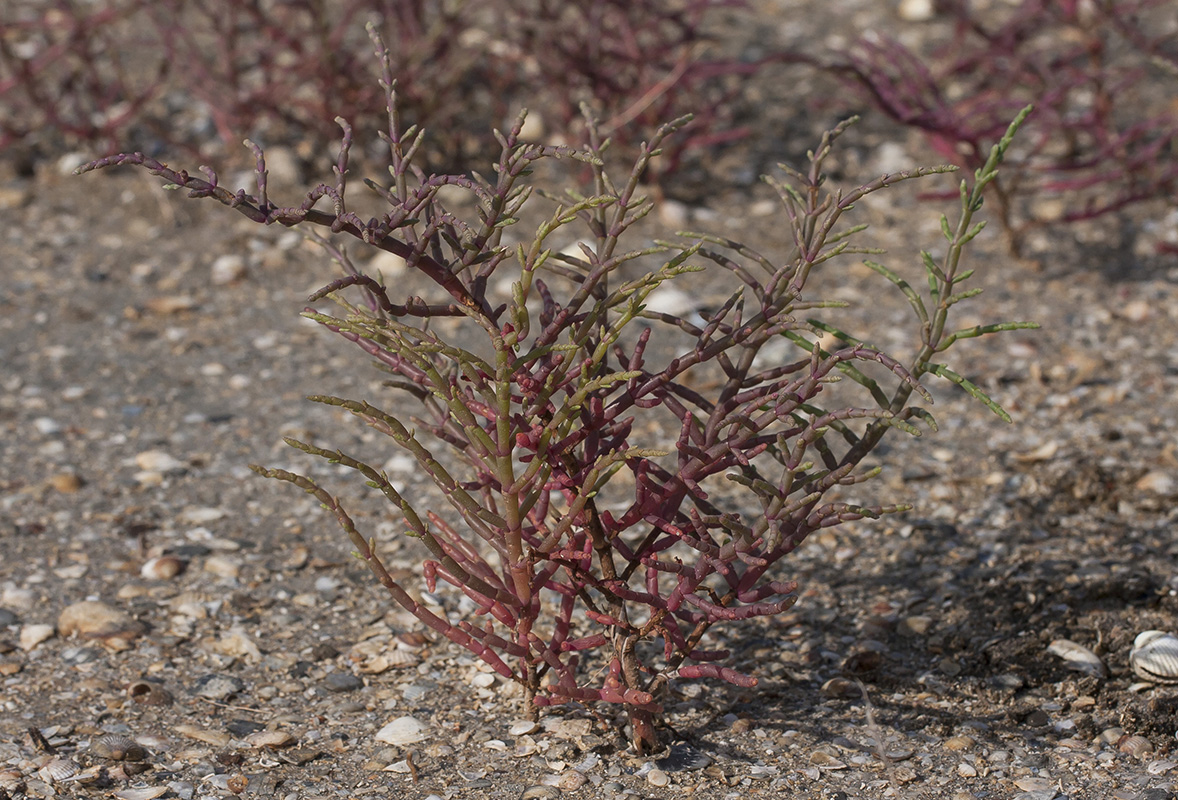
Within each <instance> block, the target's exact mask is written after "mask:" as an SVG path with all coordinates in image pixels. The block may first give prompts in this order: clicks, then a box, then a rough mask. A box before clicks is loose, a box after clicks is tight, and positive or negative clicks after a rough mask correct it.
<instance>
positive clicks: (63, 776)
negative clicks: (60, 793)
mask: <svg viewBox="0 0 1178 800" xmlns="http://www.w3.org/2000/svg"><path fill="white" fill-rule="evenodd" d="M81 770H82V768H81V767H80V766H78V764H76V763H74V762H73V761H71V760H70V759H68V758H54V759H51V760H49V761H47V762H46V763H45V765H44V766H42V767H41V768H40V769H39V770H37V775H38V776H39V777H40V778H41V780H43V781H45V782H46V783H48V784H50V785H52V784H55V783H61V782H62V781H68V780H69V779H70V778H72V777H74V776H75V775H77V774H78V773H79V772H81Z"/></svg>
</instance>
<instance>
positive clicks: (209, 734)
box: [172, 724, 233, 747]
mask: <svg viewBox="0 0 1178 800" xmlns="http://www.w3.org/2000/svg"><path fill="white" fill-rule="evenodd" d="M172 730H174V731H175V732H176V733H178V734H180V735H181V736H187V737H188V738H189V739H195V740H196V741H198V742H204V743H205V744H211V745H212V746H213V747H225V746H226V745H228V744H229V742H230V740H231V739H232V738H233V737H232V736H230V735H229V734H228V733H226V732H225V731H210V730H207V729H205V728H198V727H197V726H195V725H184V724H181V725H175V726H173V727H172Z"/></svg>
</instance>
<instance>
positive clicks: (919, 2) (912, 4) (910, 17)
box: [896, 0, 937, 22]
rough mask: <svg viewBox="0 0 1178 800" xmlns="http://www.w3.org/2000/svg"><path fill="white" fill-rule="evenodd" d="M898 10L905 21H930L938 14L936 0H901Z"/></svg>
mask: <svg viewBox="0 0 1178 800" xmlns="http://www.w3.org/2000/svg"><path fill="white" fill-rule="evenodd" d="M896 11H897V13H898V14H899V15H900V19H902V20H904V21H905V22H928V21H929V20H930V19H932V18H933V17H934V16H936V13H937V6H936V3H935V2H934V0H900V6H899V8H897V9H896Z"/></svg>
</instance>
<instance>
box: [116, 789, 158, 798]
mask: <svg viewBox="0 0 1178 800" xmlns="http://www.w3.org/2000/svg"><path fill="white" fill-rule="evenodd" d="M167 793H168V787H167V786H143V787H139V788H136V789H123V790H122V791H119V792H115V797H117V798H119V800H155V798H157V797H161V796H162V795H165V794H167Z"/></svg>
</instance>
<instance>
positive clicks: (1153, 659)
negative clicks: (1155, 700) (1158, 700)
mask: <svg viewBox="0 0 1178 800" xmlns="http://www.w3.org/2000/svg"><path fill="white" fill-rule="evenodd" d="M1129 666H1130V667H1132V668H1133V672H1135V673H1136V674H1137V675H1138V677H1140V678H1143V679H1145V680H1147V681H1152V682H1154V683H1178V637H1176V636H1174V634H1172V633H1166V632H1165V631H1145V632H1144V633H1141V634H1138V636H1137V638H1136V639H1135V640H1133V650H1132V651H1131V652H1130V653H1129Z"/></svg>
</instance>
